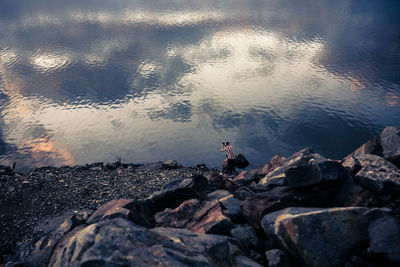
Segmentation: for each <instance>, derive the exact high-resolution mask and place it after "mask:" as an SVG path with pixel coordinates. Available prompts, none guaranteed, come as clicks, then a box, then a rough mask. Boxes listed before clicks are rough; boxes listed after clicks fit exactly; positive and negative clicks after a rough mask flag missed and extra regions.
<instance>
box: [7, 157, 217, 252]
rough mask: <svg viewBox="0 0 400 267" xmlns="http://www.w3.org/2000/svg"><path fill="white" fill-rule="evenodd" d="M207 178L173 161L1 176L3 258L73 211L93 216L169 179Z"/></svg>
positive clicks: (198, 169) (50, 169) (204, 171)
mask: <svg viewBox="0 0 400 267" xmlns="http://www.w3.org/2000/svg"><path fill="white" fill-rule="evenodd" d="M171 164H172V165H171ZM210 172H211V171H210V170H208V169H207V168H206V167H205V166H204V165H202V166H198V167H194V168H187V167H180V166H177V165H176V162H174V161H172V163H170V164H167V165H166V164H162V163H161V162H157V163H151V164H146V165H136V164H121V165H120V166H118V167H117V166H116V165H111V166H103V164H99V163H98V164H91V165H86V166H75V167H60V168H54V167H43V168H39V169H35V170H33V171H31V172H29V173H26V174H6V175H1V176H0V207H1V208H0V244H1V246H0V249H1V250H2V251H1V254H12V252H13V249H14V248H15V246H16V245H17V243H21V242H22V243H25V242H27V241H30V240H32V239H33V238H35V237H38V236H40V235H41V234H42V233H46V232H48V231H50V230H53V228H54V227H55V226H56V225H58V224H59V223H60V222H62V221H63V220H64V219H65V217H67V216H69V215H71V214H72V213H73V212H74V211H78V210H95V209H97V208H98V207H100V206H101V205H102V204H104V203H107V202H108V201H110V200H112V199H118V198H133V199H135V198H137V199H140V198H145V197H147V196H149V195H150V194H151V193H153V192H155V191H158V190H160V189H161V188H162V186H163V185H164V184H165V183H166V182H168V181H170V180H171V179H174V178H179V177H191V176H193V175H194V174H197V173H200V174H203V175H207V174H209V173H210Z"/></svg>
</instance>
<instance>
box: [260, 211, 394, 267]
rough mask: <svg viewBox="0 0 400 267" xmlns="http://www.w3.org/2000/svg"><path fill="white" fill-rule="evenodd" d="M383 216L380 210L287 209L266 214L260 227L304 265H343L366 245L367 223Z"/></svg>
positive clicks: (384, 214) (383, 213)
mask: <svg viewBox="0 0 400 267" xmlns="http://www.w3.org/2000/svg"><path fill="white" fill-rule="evenodd" d="M384 216H387V214H386V213H385V212H383V211H382V210H380V209H369V208H360V207H347V208H328V209H316V208H308V209H307V208H298V209H295V208H289V209H285V210H281V211H277V212H273V213H270V214H267V215H265V216H264V218H263V219H262V222H261V224H262V227H263V229H264V232H265V234H266V235H267V236H269V237H271V238H273V239H274V240H277V241H278V242H279V243H280V245H281V246H282V247H284V248H285V249H286V250H288V251H289V252H290V253H291V254H292V255H293V256H294V257H295V258H296V259H297V260H299V261H300V262H301V263H303V264H305V265H306V266H343V265H344V263H346V261H347V260H348V259H349V258H350V256H351V255H353V254H354V253H355V252H356V251H357V250H358V249H359V248H360V247H362V246H365V245H366V244H367V243H368V227H369V225H370V223H371V222H373V221H375V220H377V219H379V218H382V217H384Z"/></svg>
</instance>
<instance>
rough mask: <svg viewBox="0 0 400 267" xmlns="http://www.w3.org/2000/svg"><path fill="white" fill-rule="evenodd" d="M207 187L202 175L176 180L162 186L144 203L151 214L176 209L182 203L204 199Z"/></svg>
mask: <svg viewBox="0 0 400 267" xmlns="http://www.w3.org/2000/svg"><path fill="white" fill-rule="evenodd" d="M207 185H208V181H207V179H206V178H205V177H204V176H203V175H195V176H193V177H191V178H178V179H175V180H172V181H170V182H169V183H167V184H166V185H164V186H163V189H162V190H161V191H158V192H155V193H153V194H152V195H150V197H148V198H147V199H146V201H147V202H148V203H149V204H150V205H151V207H152V211H153V213H155V212H157V211H162V210H164V209H166V208H172V209H173V208H176V207H177V206H179V205H180V204H181V203H182V202H183V201H185V200H187V199H192V198H205V197H206V194H207V192H206V191H205V189H206V187H207Z"/></svg>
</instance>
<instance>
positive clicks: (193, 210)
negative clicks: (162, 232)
mask: <svg viewBox="0 0 400 267" xmlns="http://www.w3.org/2000/svg"><path fill="white" fill-rule="evenodd" d="M155 219H156V224H157V226H162V227H173V228H186V229H188V230H190V231H192V232H195V233H206V234H227V233H229V230H230V229H231V228H232V227H233V224H232V222H231V220H230V219H229V218H228V217H227V216H225V215H224V213H223V212H222V208H221V205H220V202H219V201H218V200H213V201H201V200H198V199H190V200H186V201H185V202H183V203H182V204H181V205H180V206H178V207H177V208H175V209H174V210H170V209H167V210H165V211H163V212H159V213H156V214H155Z"/></svg>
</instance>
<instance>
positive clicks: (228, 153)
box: [221, 142, 236, 174]
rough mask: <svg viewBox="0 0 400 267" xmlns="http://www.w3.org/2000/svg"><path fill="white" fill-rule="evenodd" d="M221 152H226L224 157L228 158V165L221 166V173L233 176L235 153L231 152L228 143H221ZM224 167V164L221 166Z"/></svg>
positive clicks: (231, 149) (231, 148)
mask: <svg viewBox="0 0 400 267" xmlns="http://www.w3.org/2000/svg"><path fill="white" fill-rule="evenodd" d="M221 152H226V156H227V158H228V163H227V164H226V167H225V166H223V168H222V172H223V173H226V174H233V173H235V172H236V170H235V158H236V156H235V153H234V152H233V147H232V146H231V145H230V144H229V142H224V143H222V148H221ZM223 165H224V164H223Z"/></svg>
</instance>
